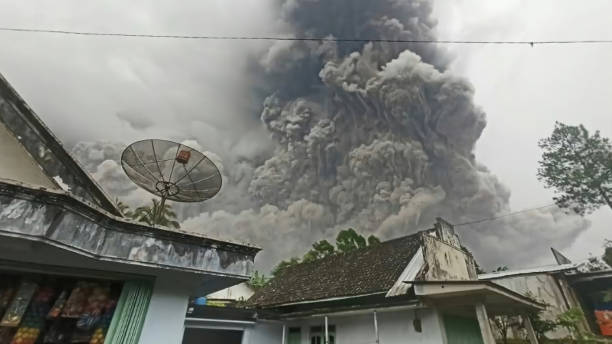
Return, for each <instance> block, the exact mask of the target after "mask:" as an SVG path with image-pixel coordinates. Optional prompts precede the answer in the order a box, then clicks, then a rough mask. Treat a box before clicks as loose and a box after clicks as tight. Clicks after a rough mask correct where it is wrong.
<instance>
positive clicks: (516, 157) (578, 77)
mask: <svg viewBox="0 0 612 344" xmlns="http://www.w3.org/2000/svg"><path fill="white" fill-rule="evenodd" d="M450 3H452V4H450ZM611 10H612V2H610V1H606V0H603V1H596V0H589V1H586V2H577V1H556V0H552V1H550V0H544V1H520V0H502V1H475V0H458V1H438V2H437V3H436V13H437V17H438V20H439V35H440V37H441V38H447V37H448V38H457V37H460V38H462V39H479V40H528V41H530V40H571V39H577V40H580V39H583V40H587V39H610V38H612V22H610V21H609V20H608V19H607V18H606V15H604V14H603V13H609V12H610V11H611ZM451 52H452V53H453V54H454V56H455V59H454V61H453V66H452V70H453V71H454V72H456V73H458V74H461V75H463V76H465V77H467V78H468V79H469V80H470V81H471V82H472V83H473V84H474V87H475V89H476V96H475V101H476V103H477V104H479V105H480V106H482V107H483V108H484V109H485V111H486V112H487V115H488V123H487V128H486V129H485V131H484V133H483V135H482V137H481V138H480V140H479V141H478V143H477V147H476V155H477V156H478V158H479V159H480V161H482V162H483V163H484V164H485V165H486V166H487V167H489V168H490V169H491V170H492V172H493V173H495V174H496V175H497V176H498V177H499V178H500V179H501V180H502V182H503V183H505V184H506V185H507V186H508V187H509V188H510V190H511V191H512V196H511V198H510V201H511V205H512V208H513V210H520V209H525V208H531V207H537V206H540V205H546V204H549V203H550V200H551V197H552V195H553V193H552V192H551V191H550V190H546V189H544V188H543V186H542V184H541V183H540V182H539V181H538V180H537V178H536V176H535V172H536V170H537V166H538V163H537V162H538V160H539V158H540V155H541V151H540V149H539V148H538V147H537V142H538V140H539V139H540V138H542V137H543V136H546V135H547V134H550V133H551V132H552V128H553V126H554V122H555V121H561V122H563V123H566V124H572V125H577V124H583V125H585V126H586V127H587V128H588V129H589V130H591V131H594V130H600V131H601V133H602V134H603V135H604V136H606V137H609V138H610V137H612V97H610V89H611V88H610V81H612V69H610V68H608V67H606V66H607V65H608V64H609V61H612V44H608V45H571V46H537V45H536V46H535V47H533V48H530V47H528V46H519V47H513V46H509V47H501V48H500V47H499V46H477V47H465V46H461V47H452V48H451ZM587 218H588V219H589V220H590V221H591V222H592V225H591V228H590V229H589V230H587V231H586V232H583V233H582V234H580V235H579V236H578V238H576V240H575V242H574V244H573V245H571V247H570V248H569V249H567V250H565V252H564V253H566V254H567V255H568V256H569V257H571V258H573V259H582V258H585V257H588V256H589V253H592V254H594V255H600V253H601V252H602V251H603V248H602V240H603V238H606V237H607V238H610V237H612V226H611V225H610V224H611V223H612V211H610V209H607V208H602V209H600V210H599V211H597V212H596V213H594V214H592V215H589V216H588V217H587Z"/></svg>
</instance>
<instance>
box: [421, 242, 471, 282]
mask: <svg viewBox="0 0 612 344" xmlns="http://www.w3.org/2000/svg"><path fill="white" fill-rule="evenodd" d="M423 257H424V260H425V271H424V276H423V278H424V279H425V280H427V281H445V280H469V279H473V278H474V276H473V274H471V273H470V267H469V266H468V264H469V262H470V259H469V258H468V257H467V255H466V254H465V253H464V252H463V251H462V250H461V249H458V248H456V247H453V246H451V245H449V244H447V243H444V242H442V241H440V240H439V239H436V238H434V237H431V236H429V235H424V236H423Z"/></svg>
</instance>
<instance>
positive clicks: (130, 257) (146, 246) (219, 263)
mask: <svg viewBox="0 0 612 344" xmlns="http://www.w3.org/2000/svg"><path fill="white" fill-rule="evenodd" d="M0 204H1V205H2V206H1V207H0V236H7V237H9V236H10V237H17V238H22V239H25V240H31V241H39V242H44V243H46V244H49V245H52V246H56V247H60V248H63V249H66V250H69V251H73V252H76V253H79V254H81V255H84V256H88V257H91V258H95V259H98V260H102V261H113V262H120V263H125V264H132V265H144V266H149V267H156V268H162V269H173V270H182V271H187V272H193V273H204V274H214V275H223V276H231V277H234V278H238V279H242V280H244V279H246V278H248V277H249V276H250V274H251V272H252V270H253V262H254V258H255V255H256V254H257V252H259V251H260V249H259V248H258V247H253V246H247V245H239V244H234V243H229V242H226V241H221V240H217V239H211V238H207V237H203V236H197V235H193V234H189V233H186V232H178V231H171V230H168V229H163V228H158V227H150V226H146V225H143V224H140V223H134V222H130V221H126V219H124V218H120V217H117V216H114V215H112V214H110V213H108V212H106V211H104V210H102V209H100V208H98V207H97V206H95V205H93V204H87V203H85V202H83V201H82V200H78V199H77V198H75V197H73V196H72V195H70V194H67V193H63V192H55V191H50V190H44V189H33V188H30V187H27V186H24V185H22V184H15V183H9V182H7V181H3V180H0Z"/></svg>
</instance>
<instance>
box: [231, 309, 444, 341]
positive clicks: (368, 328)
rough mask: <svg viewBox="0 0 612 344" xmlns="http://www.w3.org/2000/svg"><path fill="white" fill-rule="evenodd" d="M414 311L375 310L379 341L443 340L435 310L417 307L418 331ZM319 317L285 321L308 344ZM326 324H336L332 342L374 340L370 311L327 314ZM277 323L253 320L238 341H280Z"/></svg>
mask: <svg viewBox="0 0 612 344" xmlns="http://www.w3.org/2000/svg"><path fill="white" fill-rule="evenodd" d="M414 314H415V311H414V310H409V311H393V312H384V311H383V312H380V311H379V313H378V315H377V317H378V329H379V338H380V342H381V343H385V344H396V343H397V344H406V343H422V344H425V343H431V344H434V343H435V344H441V343H443V342H444V341H443V334H442V331H443V327H442V323H441V321H440V320H439V317H438V313H437V312H436V311H434V310H433V309H421V310H418V313H417V314H418V316H419V317H420V319H421V323H422V332H420V333H419V332H416V331H415V329H414V326H413V320H414ZM324 321H325V320H324V318H323V317H316V318H307V319H302V320H296V321H290V322H287V331H288V329H289V328H290V327H300V328H301V338H302V339H301V343H300V344H310V338H309V332H310V327H311V326H323V325H324ZM328 323H329V325H335V326H336V332H335V334H336V344H369V343H375V342H376V336H375V331H374V315H373V313H368V314H360V315H351V316H334V315H330V316H329V317H328ZM281 337H282V325H281V324H262V323H257V324H256V325H255V326H254V327H253V328H251V329H248V330H247V331H246V332H245V337H244V338H243V342H242V344H281V343H282V341H281V340H282V338H281Z"/></svg>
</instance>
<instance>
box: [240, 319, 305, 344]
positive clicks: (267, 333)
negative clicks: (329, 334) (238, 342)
mask: <svg viewBox="0 0 612 344" xmlns="http://www.w3.org/2000/svg"><path fill="white" fill-rule="evenodd" d="M282 335H283V325H282V324H280V323H267V322H261V321H260V322H257V323H256V324H255V326H253V327H251V328H247V329H246V330H244V333H243V335H242V344H281V343H282ZM309 344H310V343H309Z"/></svg>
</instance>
